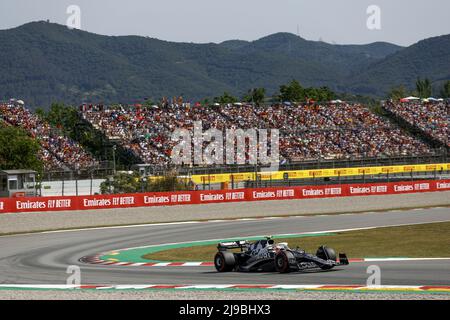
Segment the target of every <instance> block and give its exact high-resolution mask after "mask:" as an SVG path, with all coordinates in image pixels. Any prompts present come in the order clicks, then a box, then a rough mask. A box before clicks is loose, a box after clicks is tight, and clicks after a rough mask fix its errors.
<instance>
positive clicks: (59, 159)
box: [0, 103, 98, 170]
mask: <svg viewBox="0 0 450 320" xmlns="http://www.w3.org/2000/svg"><path fill="white" fill-rule="evenodd" d="M0 116H1V117H2V118H3V120H4V121H5V122H6V123H8V124H10V125H13V126H17V127H20V128H22V129H24V130H25V131H26V132H28V134H29V135H30V136H31V137H33V138H35V139H37V141H38V142H39V144H40V145H41V149H40V151H39V153H38V155H39V157H40V158H41V159H42V160H43V162H44V166H45V169H46V170H60V169H66V168H67V169H75V170H77V169H84V168H90V167H94V166H96V165H97V164H98V162H97V161H96V160H95V159H94V158H93V157H92V156H91V155H90V154H89V153H88V152H86V151H85V150H84V149H83V147H82V146H80V145H79V144H78V143H76V142H75V141H73V140H72V139H70V138H68V137H66V136H65V135H64V134H62V133H61V131H60V130H58V129H56V128H54V127H52V126H51V125H50V124H49V123H47V122H45V121H43V120H42V119H41V118H39V116H38V115H36V114H34V113H32V112H31V111H30V110H28V109H27V108H26V107H24V106H23V105H18V104H14V103H5V104H1V105H0Z"/></svg>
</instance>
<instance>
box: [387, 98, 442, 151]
mask: <svg viewBox="0 0 450 320" xmlns="http://www.w3.org/2000/svg"><path fill="white" fill-rule="evenodd" d="M384 107H385V108H386V109H387V110H389V111H390V112H392V113H394V114H395V115H397V116H399V117H400V118H402V119H403V120H405V121H406V122H408V123H409V124H410V125H412V126H414V127H416V128H418V129H419V130H421V131H422V132H423V133H424V134H426V135H428V136H429V137H430V138H432V139H435V140H437V141H439V142H441V143H442V144H444V145H446V146H448V147H450V104H449V102H445V101H438V102H433V101H432V102H421V101H414V100H413V101H409V102H403V103H400V102H399V103H394V102H392V101H388V102H386V104H385V106H384Z"/></svg>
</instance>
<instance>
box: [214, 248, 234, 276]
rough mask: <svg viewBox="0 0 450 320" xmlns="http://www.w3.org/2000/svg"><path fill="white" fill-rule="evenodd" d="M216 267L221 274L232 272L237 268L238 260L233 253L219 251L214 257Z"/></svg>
mask: <svg viewBox="0 0 450 320" xmlns="http://www.w3.org/2000/svg"><path fill="white" fill-rule="evenodd" d="M214 266H215V267H216V270H217V271H219V272H230V271H233V269H234V268H235V267H236V258H235V256H234V254H233V253H232V252H228V251H219V252H217V253H216V255H215V257H214Z"/></svg>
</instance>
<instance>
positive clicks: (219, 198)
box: [0, 180, 450, 214]
mask: <svg viewBox="0 0 450 320" xmlns="http://www.w3.org/2000/svg"><path fill="white" fill-rule="evenodd" d="M432 191H450V180H424V181H409V182H390V183H371V184H342V185H328V186H301V187H290V188H288V187H279V188H258V189H235V190H218V191H183V192H155V193H137V194H120V195H97V196H78V197H76V196H67V197H37V198H0V214H1V213H14V212H38V211H65V210H92V209H109V208H130V207H155V206H170V205H186V204H204V203H225V202H240V201H261V200H287V199H313V198H331V197H349V196H368V195H389V194H402V193H418V192H432Z"/></svg>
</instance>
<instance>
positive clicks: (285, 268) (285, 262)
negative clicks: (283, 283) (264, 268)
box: [275, 250, 294, 273]
mask: <svg viewBox="0 0 450 320" xmlns="http://www.w3.org/2000/svg"><path fill="white" fill-rule="evenodd" d="M289 259H294V255H293V254H292V253H291V252H289V251H284V250H283V251H280V252H278V253H277V255H276V256H275V270H277V271H278V272H280V273H288V272H291V266H290V265H289Z"/></svg>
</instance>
